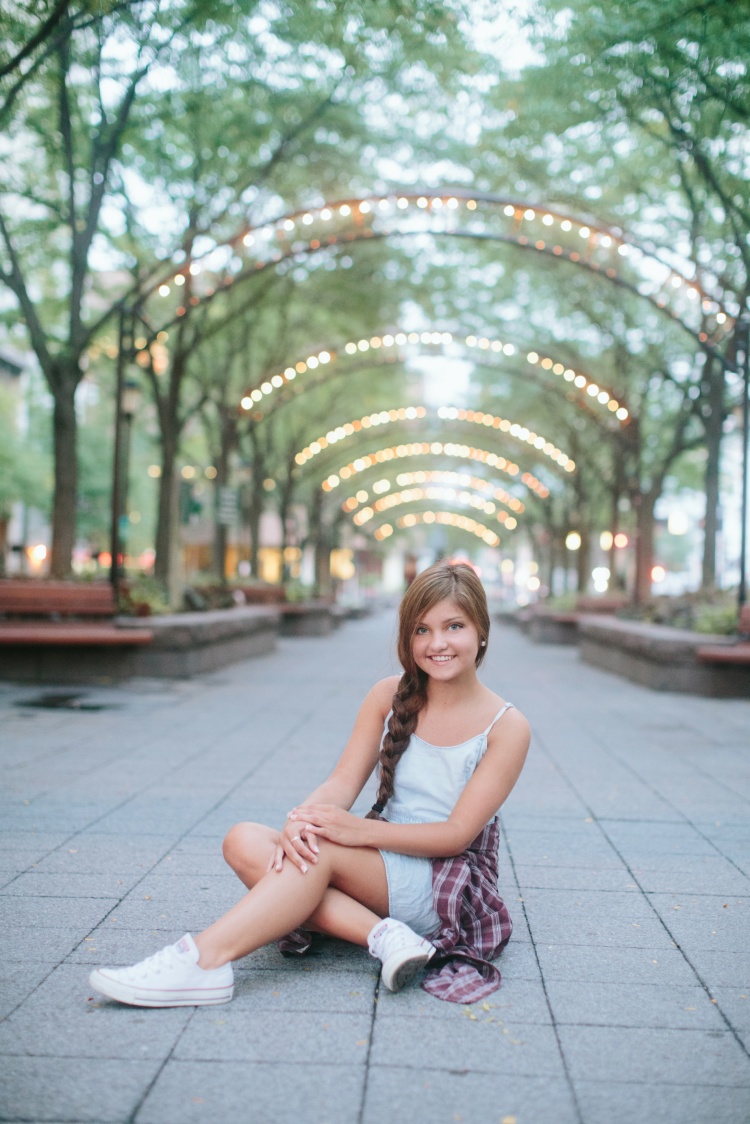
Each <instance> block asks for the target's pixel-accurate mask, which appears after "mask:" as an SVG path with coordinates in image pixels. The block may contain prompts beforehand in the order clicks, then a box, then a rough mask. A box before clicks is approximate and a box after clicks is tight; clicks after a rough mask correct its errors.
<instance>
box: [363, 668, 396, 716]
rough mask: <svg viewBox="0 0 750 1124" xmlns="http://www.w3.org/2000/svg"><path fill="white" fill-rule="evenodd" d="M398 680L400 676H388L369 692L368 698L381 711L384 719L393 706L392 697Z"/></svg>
mask: <svg viewBox="0 0 750 1124" xmlns="http://www.w3.org/2000/svg"><path fill="white" fill-rule="evenodd" d="M400 679H401V676H400V675H388V676H386V678H385V679H379V680H378V682H377V683H376V684H375V686H374V687H373V688H372V690H371V691H370V696H369V697H370V698H371V699H372V700H373V702H375V703H377V705H378V706H379V707H380V708H381V709H382V711H383V718H385V716H386V714H387V713H388V711H389V710H390V709H391V706H392V705H393V696H394V695H395V693H396V690H397V688H398V684H399V681H400Z"/></svg>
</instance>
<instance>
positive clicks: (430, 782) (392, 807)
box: [381, 703, 513, 823]
mask: <svg viewBox="0 0 750 1124" xmlns="http://www.w3.org/2000/svg"><path fill="white" fill-rule="evenodd" d="M512 707H513V703H506V704H505V706H503V707H501V709H500V710H499V711H498V712H497V714H496V715H495V717H494V718H493V719H492V721H491V722H490V724H489V726H488V727H487V729H486V730H483V731H482V733H481V734H475V736H474V737H473V738H469V739H468V741H465V742H461V744H460V745H448V746H445V745H431V744H430V742H427V741H425V740H424V738H420V737H419V736H418V735H417V734H412V736H411V738H410V739H409V744H408V746H407V747H406V749H405V751H404V752H403V754H402V755H401V759H400V760H399V762H398V764H397V766H396V772H395V776H394V786H393V796H392V797H391V799H390V800H389V801H388V803H387V804H386V806H385V809H384V811H383V817H384V818H385V819H387V820H390V821H391V823H434V822H435V821H438V820H447V819H448V817H449V816H450V814H451V812H452V811H453V809H454V807H455V805H456V801H457V800H458V798H459V796H460V795H461V793H462V792H463V790H464V788H465V786H466V783H467V782H468V780H469V778H470V777H471V775H472V773H473V772H474V770H475V769H476V767H477V765H478V764H479V762H480V761H481V760H482V757H484V754H485V751H486V749H487V737H488V735H489V732H490V730H491V729H492V727H493V726H494V725H495V723H496V722H497V721H498V719H499V718H501V717H502V716H503V714H505V712H506V710H510V709H511V708H512ZM391 713H392V711H391ZM390 716H391V714H390V713H389V714H388V716H387V717H386V720H385V729H386V730H387V728H388V719H389V718H390ZM381 744H382V743H381Z"/></svg>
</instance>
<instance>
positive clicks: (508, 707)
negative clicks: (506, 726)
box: [482, 703, 516, 738]
mask: <svg viewBox="0 0 750 1124" xmlns="http://www.w3.org/2000/svg"><path fill="white" fill-rule="evenodd" d="M515 709H516V708H515V706H514V704H513V703H506V704H505V706H503V707H501V708H500V710H498V712H497V714H496V715H495V717H494V718H493V719H492V721H491V722H490V724H489V726H488V727H487V729H486V730H485V731H484V733H483V735H482V737H484V738H486V737H487V735H488V734H489V732H490V730H491V729H492V727H493V726H494V725H495V723H496V722H497V721H498V720H499V719H500V718H502V716H503V715H504V714H505V712H506V710H515Z"/></svg>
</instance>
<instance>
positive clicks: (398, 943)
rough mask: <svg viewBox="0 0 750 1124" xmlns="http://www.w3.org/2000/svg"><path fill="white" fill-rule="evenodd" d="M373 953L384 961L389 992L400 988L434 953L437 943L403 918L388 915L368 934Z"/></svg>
mask: <svg viewBox="0 0 750 1124" xmlns="http://www.w3.org/2000/svg"><path fill="white" fill-rule="evenodd" d="M367 947H368V948H369V950H370V955H371V956H375V957H377V959H378V960H381V961H382V963H383V968H382V971H381V979H382V981H383V983H384V984H385V986H386V987H387V988H388V990H389V991H399V989H400V988H402V987H403V986H404V984H406V983H408V982H409V980H410V979H411V978H412V976H414V975H416V973H417V972H418V971H419V969H420V968H423V967H424V966H425V964H426V963H427V962H428V960H430V959H431V958H432V957H433V956H434V955H435V946H434V945H432V944H430V942H429V941H428V940H425V938H424V937H420V936H418V935H417V934H416V933H415V932H414V930H413V929H410V928H409V926H408V925H405V924H404V923H403V921H396V919H395V918H394V917H386V918H384V919H383V920H382V921H379V922H378V924H377V925H376V926H375V927H374V928H373V929H372V930H371V931H370V933H369V934H368V937H367Z"/></svg>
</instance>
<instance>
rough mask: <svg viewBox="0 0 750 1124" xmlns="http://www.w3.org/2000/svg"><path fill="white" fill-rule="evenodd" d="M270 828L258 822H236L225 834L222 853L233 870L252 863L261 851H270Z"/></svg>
mask: <svg viewBox="0 0 750 1124" xmlns="http://www.w3.org/2000/svg"><path fill="white" fill-rule="evenodd" d="M268 844H269V840H268V828H267V827H264V826H263V824H257V823H236V824H235V825H234V827H230V829H229V831H228V832H227V833H226V835H225V836H224V842H223V844H222V853H223V855H224V859H225V861H226V862H227V863H228V864H229V866H231V868H232V870H237V868H238V867H246V866H248V864H250V865H252V864H253V861H254V860H257V859H258V858H259V857H260V854H259V853H260V852H261V851H263V850H265V851H268Z"/></svg>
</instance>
